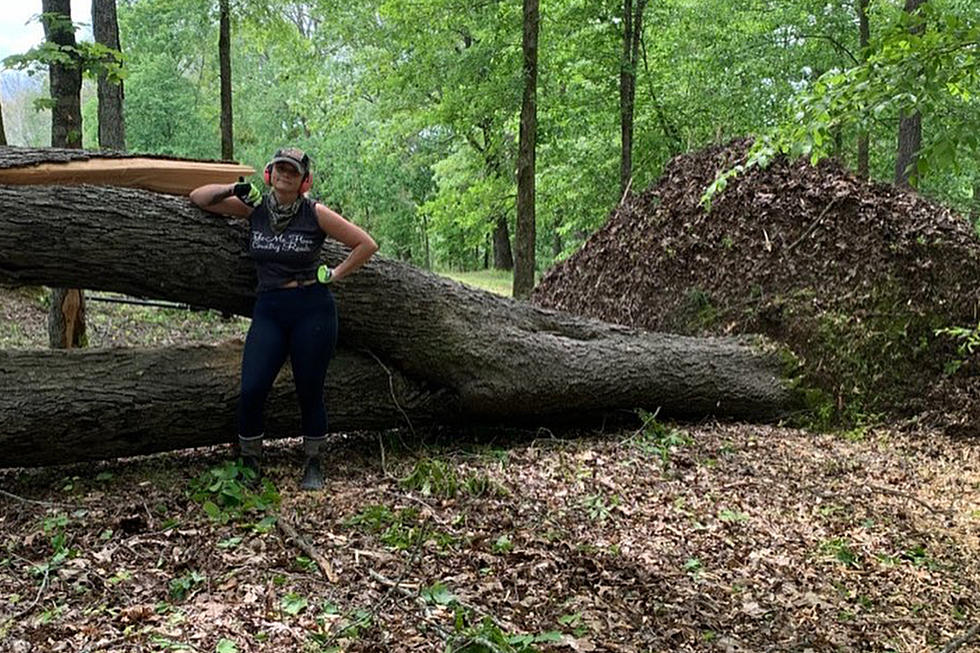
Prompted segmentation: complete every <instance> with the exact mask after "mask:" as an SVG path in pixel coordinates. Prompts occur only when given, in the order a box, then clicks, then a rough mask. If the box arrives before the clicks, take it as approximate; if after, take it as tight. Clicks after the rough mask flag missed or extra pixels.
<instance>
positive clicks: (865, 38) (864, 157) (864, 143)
mask: <svg viewBox="0 0 980 653" xmlns="http://www.w3.org/2000/svg"><path fill="white" fill-rule="evenodd" d="M857 15H858V44H859V46H860V54H859V55H858V56H860V57H861V61H867V60H868V45H869V44H870V42H871V27H870V25H869V24H868V0H857ZM869 161H870V137H869V135H868V129H867V128H866V127H861V128H860V129H859V131H858V139H857V174H858V177H860V178H861V179H868V177H869V174H870V165H869Z"/></svg>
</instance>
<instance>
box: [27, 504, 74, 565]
mask: <svg viewBox="0 0 980 653" xmlns="http://www.w3.org/2000/svg"><path fill="white" fill-rule="evenodd" d="M83 515H84V513H83ZM69 523H70V520H69V518H68V515H65V514H64V513H56V514H54V515H50V516H48V517H45V518H44V519H43V520H42V521H41V530H42V531H43V532H44V535H45V536H46V537H47V538H48V543H49V544H50V546H51V557H49V558H48V559H47V560H45V561H44V562H41V563H38V564H35V565H33V566H32V567H31V573H33V574H34V575H35V576H47V575H48V574H50V573H51V572H53V571H55V570H56V569H58V568H60V567H61V566H62V565H63V564H64V563H65V561H67V560H69V559H71V558H74V557H75V556H77V555H78V550H77V549H74V548H72V547H71V546H70V544H71V538H70V535H69V533H68V531H67V527H68V524H69Z"/></svg>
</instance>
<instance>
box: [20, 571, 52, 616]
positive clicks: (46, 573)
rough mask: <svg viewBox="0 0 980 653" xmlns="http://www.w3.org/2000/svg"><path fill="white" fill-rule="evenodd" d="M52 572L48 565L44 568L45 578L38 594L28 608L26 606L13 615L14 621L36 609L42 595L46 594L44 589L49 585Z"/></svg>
mask: <svg viewBox="0 0 980 653" xmlns="http://www.w3.org/2000/svg"><path fill="white" fill-rule="evenodd" d="M50 573H51V570H50V569H48V568H47V567H45V568H44V578H43V579H42V580H41V586H40V587H39V588H37V596H35V597H34V600H33V601H31V604H30V605H29V606H27V607H26V608H24V609H23V610H21V611H20V612H18V613H17V614H15V615H13V620H14V621H19V620H20V619H21V617H24V616H25V615H27V614H28V613H30V612H31V610H33V609H34V606H36V605H37V604H38V601H40V600H41V595H42V594H44V590H45V589H46V588H47V586H48V575H49V574H50Z"/></svg>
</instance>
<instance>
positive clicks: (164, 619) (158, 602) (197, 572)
mask: <svg viewBox="0 0 980 653" xmlns="http://www.w3.org/2000/svg"><path fill="white" fill-rule="evenodd" d="M35 304H36V299H33V298H31V297H29V296H28V294H24V293H14V294H12V293H9V292H8V293H5V294H4V296H3V301H2V303H0V306H2V314H0V318H2V320H0V332H2V333H3V334H6V335H5V336H4V337H5V338H6V340H5V341H6V342H7V343H10V342H12V338H13V336H10V335H9V334H12V333H14V332H15V331H16V332H17V333H16V334H15V336H16V338H20V339H21V340H20V341H21V342H22V343H23V344H22V346H42V344H41V343H43V311H41V310H40V309H39V308H36V307H35V306H34V305H35ZM102 310H103V309H101V308H97V307H96V306H95V305H94V304H93V305H90V316H92V314H94V313H96V312H100V311H102ZM107 310H109V311H110V312H111V313H112V314H113V315H114V316H115V317H113V318H112V319H113V320H114V322H112V323H113V324H132V325H133V328H127V329H119V330H118V332H116V336H117V337H118V341H123V342H125V343H126V344H138V343H139V342H142V341H144V340H153V341H155V342H176V341H188V340H193V339H200V338H214V337H216V336H218V335H221V334H220V325H221V324H224V323H223V322H221V321H220V320H218V319H217V318H213V317H206V316H203V317H202V316H197V320H196V324H195V325H194V326H192V327H188V326H187V325H186V324H185V325H182V326H179V327H178V326H173V327H170V326H167V325H168V324H169V322H168V320H166V319H162V318H161V319H158V320H156V321H154V320H153V319H151V318H149V317H147V315H146V313H145V312H144V311H146V310H148V309H138V310H139V311H140V312H139V313H135V312H134V311H130V310H129V309H124V308H119V307H115V306H111V307H107ZM134 310H135V309H134ZM127 311H128V312H127ZM35 313H40V314H41V316H42V317H38V315H36V314H35ZM104 319H105V318H103V317H93V323H94V324H98V323H100V320H104ZM187 319H189V320H192V321H194V320H193V319H192V317H188V318H187ZM14 321H16V322H17V324H18V325H19V329H20V330H19V331H18V330H16V329H14V328H13V325H12V323H13V322H14ZM161 325H162V326H161ZM202 325H203V326H202ZM215 325H218V326H215ZM228 328H229V329H232V330H234V329H240V328H241V324H237V325H231V326H229V327H228ZM93 332H94V333H95V334H98V333H99V329H95V330H94V331H93ZM107 332H108V330H107ZM99 337H100V338H106V337H105V336H99ZM93 338H94V336H93ZM7 346H11V345H10V344H8V345H7ZM570 435H576V436H578V437H574V438H573V439H561V438H558V437H555V436H553V435H552V434H550V433H539V434H536V436H527V437H521V436H520V435H519V434H518V435H517V436H515V435H514V434H506V435H500V436H498V439H497V440H489V439H487V438H486V437H484V438H483V439H482V440H480V441H479V442H477V441H475V440H474V439H473V438H470V437H468V436H466V435H465V434H452V433H449V434H442V435H441V437H439V438H438V440H437V441H436V442H434V443H430V444H429V445H428V446H423V445H422V444H421V443H418V442H409V443H408V444H406V443H405V442H404V441H403V440H402V438H403V437H407V436H406V435H405V434H397V433H386V434H353V435H352V436H351V437H350V438H347V439H338V440H336V441H335V442H334V446H333V450H332V452H331V454H330V455H329V456H328V457H327V465H326V472H327V477H328V482H327V488H326V489H325V490H324V491H322V492H314V493H303V492H301V491H299V490H298V489H297V475H298V465H299V463H298V451H297V449H298V444H297V442H296V441H281V442H277V443H271V444H270V446H269V447H268V448H269V461H268V465H267V468H268V477H269V480H270V481H271V483H272V484H273V485H274V487H275V488H277V494H278V497H279V501H280V503H279V505H278V507H277V508H275V507H273V508H271V509H270V510H271V512H272V513H273V514H275V515H278V519H279V520H280V521H281V522H282V523H284V524H290V525H292V526H293V527H294V528H295V529H296V530H297V531H298V532H299V534H300V535H301V536H302V537H303V538H305V539H306V541H307V542H308V543H309V544H311V545H312V551H313V552H314V553H316V554H318V555H319V556H322V559H323V560H324V561H325V563H324V564H325V565H328V566H329V567H330V568H331V572H332V574H333V575H334V579H333V580H330V579H328V578H327V577H326V575H325V574H324V573H321V571H320V570H319V569H318V568H317V567H316V565H315V564H313V563H311V562H310V560H309V555H308V552H306V551H304V550H302V549H301V548H300V547H299V546H297V545H296V544H295V543H294V542H292V541H291V540H289V539H288V538H287V537H286V536H285V535H284V534H283V531H282V530H281V529H279V528H277V527H276V526H274V525H272V524H271V523H269V522H268V521H267V522H263V521H262V520H263V518H264V517H266V512H264V511H262V510H259V509H256V510H253V511H250V512H245V513H243V514H241V515H232V514H231V513H230V512H225V513H221V512H219V513H217V515H216V516H217V519H214V518H212V517H209V516H208V514H207V512H206V510H205V508H204V505H203V503H202V501H201V500H195V499H194V498H193V497H192V495H193V494H194V488H195V487H199V485H200V483H199V482H198V481H197V479H200V478H201V477H207V478H209V479H211V480H213V479H214V478H215V477H214V476H213V475H212V476H208V475H209V474H212V470H215V469H221V468H222V466H223V465H225V463H226V460H227V458H228V455H229V452H228V450H227V449H226V448H224V447H215V448H209V449H199V450H190V451H183V452H175V453H172V454H166V455H157V456H151V457H144V458H134V459H124V460H117V461H111V462H105V463H100V464H85V465H74V466H65V467H59V468H43V469H12V470H5V471H2V472H0V533H2V538H3V544H2V547H3V548H2V551H0V587H2V588H3V592H2V595H0V650H5V651H17V652H21V651H25V652H26V651H36V650H44V651H93V652H94V651H147V650H160V651H162V650H192V651H202V652H211V651H216V650H218V651H221V650H237V651H267V650H276V651H320V650H323V651H326V650H345V651H436V650H439V651H442V650H452V651H489V650H531V649H530V648H524V649H522V648H520V646H522V642H524V641H526V640H530V639H532V638H535V639H537V640H543V641H537V642H534V643H531V644H528V647H530V646H533V647H534V649H536V650H540V651H808V650H812V651H902V652H912V651H936V650H940V649H942V648H943V647H946V650H954V648H955V649H956V650H961V651H966V650H978V649H980V647H978V645H977V643H976V641H975V639H973V638H972V637H971V638H968V640H967V641H963V636H964V635H967V634H971V633H972V634H975V633H976V629H975V628H974V626H975V625H977V624H980V590H978V587H980V563H978V560H980V555H978V554H980V542H978V538H977V533H978V527H980V492H978V490H980V450H978V449H977V447H976V446H975V445H974V443H973V442H971V441H969V440H965V439H958V438H954V437H950V436H948V435H946V434H944V433H942V432H938V431H933V430H927V429H924V428H923V429H921V430H915V429H914V428H906V429H904V430H902V431H899V430H894V429H888V428H868V429H859V430H853V431H849V432H845V433H836V434H830V433H811V432H806V431H803V430H798V429H790V428H784V427H779V426H760V425H749V424H722V423H716V422H709V423H701V424H687V425H665V424H659V423H654V422H651V423H649V424H648V425H647V427H646V428H643V429H639V430H637V431H627V432H615V433H599V432H592V433H581V434H570ZM453 436H457V437H453ZM535 437H536V439H533V438H535ZM447 443H448V444H447ZM413 472H414V473H413ZM223 517H227V519H224V518H223ZM59 552H60V553H61V554H60V555H59ZM497 629H499V630H497ZM498 632H504V633H507V634H508V635H510V636H512V637H517V636H521V635H523V636H524V639H523V640H512V641H511V644H510V646H511V648H510V649H506V648H504V647H503V646H499V647H498V648H497V649H492V648H489V647H485V648H479V646H478V643H479V638H478V637H477V635H483V636H485V637H492V636H493V635H494V634H495V633H498ZM447 642H450V644H449V645H448V646H447ZM334 647H336V648H334ZM950 647H953V648H950Z"/></svg>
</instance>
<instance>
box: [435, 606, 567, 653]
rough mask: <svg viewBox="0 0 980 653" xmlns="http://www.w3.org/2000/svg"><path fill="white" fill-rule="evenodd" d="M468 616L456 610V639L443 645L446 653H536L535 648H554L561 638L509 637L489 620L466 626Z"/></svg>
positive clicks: (551, 635) (549, 635)
mask: <svg viewBox="0 0 980 653" xmlns="http://www.w3.org/2000/svg"><path fill="white" fill-rule="evenodd" d="M468 616H469V614H468V612H466V611H463V610H457V617H456V635H455V636H454V637H453V638H452V639H451V640H450V641H449V642H448V643H447V644H446V651H447V652H449V651H454V652H460V653H462V652H466V653H535V652H536V651H537V650H538V649H536V648H535V647H534V644H554V643H556V642H560V641H561V637H562V634H561V633H560V632H558V631H548V632H543V633H537V634H508V633H506V632H505V631H503V630H501V628H500V626H498V625H497V624H496V623H495V622H494V620H493V619H491V618H490V617H488V616H487V617H483V618H482V619H480V620H479V621H477V622H476V623H475V624H472V625H466V621H467V617H468Z"/></svg>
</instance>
